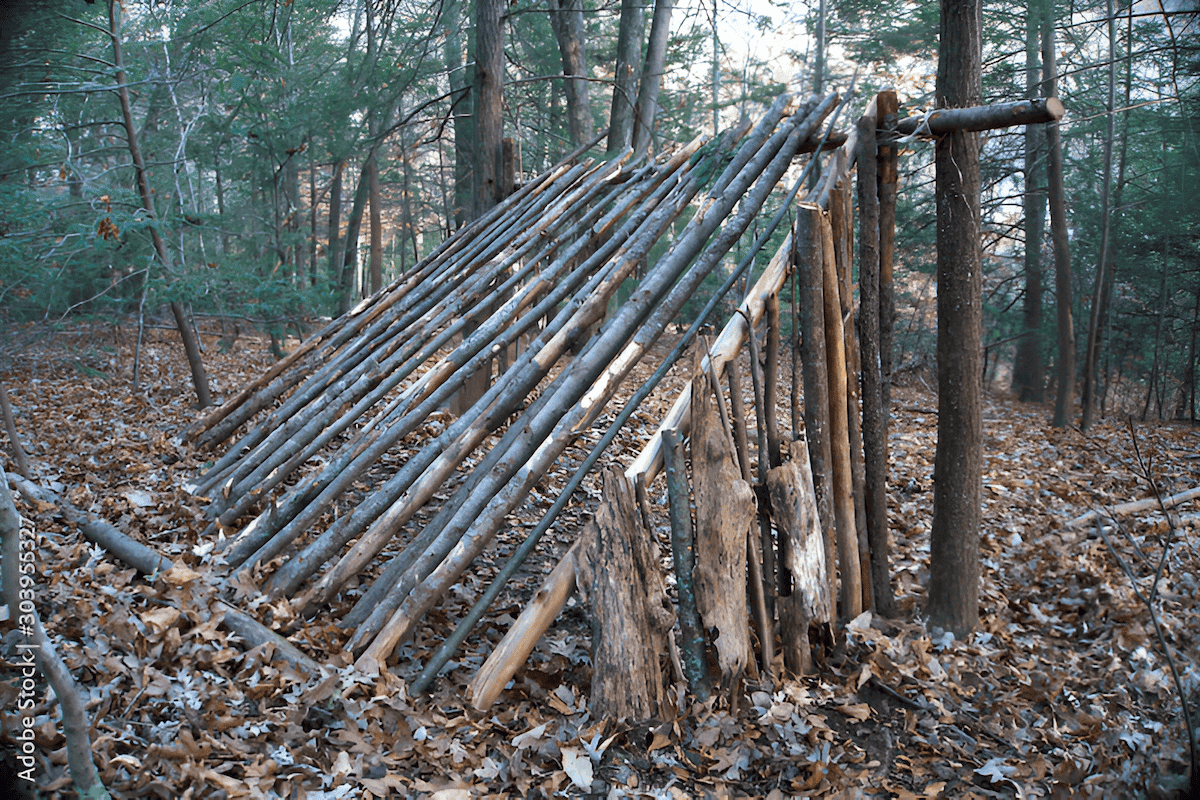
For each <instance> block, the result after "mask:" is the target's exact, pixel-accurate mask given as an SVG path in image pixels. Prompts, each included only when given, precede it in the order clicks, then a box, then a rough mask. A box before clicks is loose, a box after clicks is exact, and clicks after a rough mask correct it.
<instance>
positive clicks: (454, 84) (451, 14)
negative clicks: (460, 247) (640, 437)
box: [445, 0, 475, 229]
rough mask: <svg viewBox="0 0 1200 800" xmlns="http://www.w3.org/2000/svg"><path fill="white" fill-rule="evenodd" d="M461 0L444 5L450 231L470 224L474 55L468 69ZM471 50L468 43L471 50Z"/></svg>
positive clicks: (473, 46)
mask: <svg viewBox="0 0 1200 800" xmlns="http://www.w3.org/2000/svg"><path fill="white" fill-rule="evenodd" d="M463 2H464V0H450V2H449V3H448V4H447V6H446V46H445V56H446V72H447V74H448V75H449V80H450V91H451V92H453V93H454V95H453V103H452V105H451V120H452V121H453V123H454V182H453V184H454V214H453V215H454V224H453V226H451V227H452V228H454V229H457V228H461V227H462V226H463V225H465V224H467V223H468V222H470V221H471V209H472V207H473V203H472V199H471V191H472V190H471V186H472V184H473V182H474V170H473V168H472V163H471V162H472V154H471V143H472V141H474V138H475V133H474V132H475V112H474V110H473V109H474V106H475V96H474V93H473V91H474V90H473V89H472V86H473V85H474V83H475V81H474V80H473V79H472V78H471V77H470V71H471V70H474V60H475V58H474V52H472V53H471V54H470V61H471V62H472V66H471V67H464V66H463V40H462V37H463V28H464V25H465V24H466V22H465V19H464V17H463V12H462V3H463ZM474 48H475V43H474V39H472V40H471V50H472V51H473V50H474Z"/></svg>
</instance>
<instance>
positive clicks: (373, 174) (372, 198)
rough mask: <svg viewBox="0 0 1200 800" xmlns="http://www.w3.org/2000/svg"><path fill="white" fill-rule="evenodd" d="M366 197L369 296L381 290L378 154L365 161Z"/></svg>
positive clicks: (381, 206)
mask: <svg viewBox="0 0 1200 800" xmlns="http://www.w3.org/2000/svg"><path fill="white" fill-rule="evenodd" d="M367 169H368V172H367V195H368V199H369V202H370V204H371V258H370V261H369V262H368V264H369V266H368V269H367V272H368V275H369V276H370V286H371V288H370V294H375V293H376V292H378V291H380V290H381V289H382V288H383V199H382V197H381V196H380V192H379V154H378V152H375V153H372V154H371V157H370V158H369V159H367Z"/></svg>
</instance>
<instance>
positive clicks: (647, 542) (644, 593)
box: [585, 469, 674, 721]
mask: <svg viewBox="0 0 1200 800" xmlns="http://www.w3.org/2000/svg"><path fill="white" fill-rule="evenodd" d="M602 480H603V485H604V495H605V502H603V503H602V504H601V505H600V507H599V508H598V509H597V510H596V517H595V519H594V520H593V522H592V523H591V524H590V525H589V531H588V533H587V534H585V535H586V536H589V537H591V538H593V539H594V543H593V545H592V549H591V555H592V563H591V568H590V569H587V570H586V572H587V573H588V574H589V577H590V580H589V581H588V583H589V584H590V591H589V599H590V600H591V604H592V609H593V611H594V613H595V619H596V621H595V624H596V630H595V631H594V632H593V637H592V668H593V672H592V696H591V707H592V714H593V715H594V716H595V717H596V718H598V719H607V718H611V719H615V720H623V719H629V720H638V721H640V720H645V719H649V718H651V717H656V716H659V715H660V714H661V712H662V711H664V710H665V704H666V702H667V694H666V687H665V685H664V681H663V674H662V669H661V667H660V666H659V658H660V656H661V655H662V654H664V653H666V652H667V646H668V637H669V636H670V633H671V625H672V623H673V622H674V614H673V613H672V611H671V604H670V601H669V600H668V599H667V595H666V588H665V586H664V583H663V577H662V569H661V567H660V566H659V552H658V546H657V545H656V544H655V541H654V538H653V537H652V536H650V534H649V531H647V530H646V528H645V526H644V525H643V524H642V518H641V515H640V514H639V513H638V509H637V501H636V499H635V497H634V492H633V485H632V484H631V483H630V482H629V479H628V478H626V477H625V476H624V475H623V474H622V473H621V472H620V471H619V470H617V469H610V470H607V471H606V472H605V473H604V475H603V478H602Z"/></svg>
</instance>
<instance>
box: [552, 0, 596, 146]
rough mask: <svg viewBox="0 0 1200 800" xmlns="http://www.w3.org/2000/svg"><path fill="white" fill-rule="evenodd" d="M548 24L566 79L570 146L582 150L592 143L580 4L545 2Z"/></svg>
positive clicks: (577, 1) (563, 0)
mask: <svg viewBox="0 0 1200 800" xmlns="http://www.w3.org/2000/svg"><path fill="white" fill-rule="evenodd" d="M547 2H548V3H549V6H550V22H551V25H552V26H553V28H554V38H555V39H557V40H558V50H559V53H561V54H562V63H563V75H565V76H566V85H565V87H564V88H565V91H564V93H565V94H566V97H567V125H568V127H569V128H570V131H571V146H572V147H582V146H583V145H584V144H586V143H587V142H589V141H591V139H592V103H591V97H590V91H589V88H588V80H587V74H588V68H587V42H586V38H585V35H584V28H583V0H547Z"/></svg>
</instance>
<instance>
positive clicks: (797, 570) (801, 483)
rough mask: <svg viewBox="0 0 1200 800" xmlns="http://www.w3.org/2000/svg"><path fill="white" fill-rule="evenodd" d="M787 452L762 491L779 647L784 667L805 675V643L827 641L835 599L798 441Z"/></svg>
mask: <svg viewBox="0 0 1200 800" xmlns="http://www.w3.org/2000/svg"><path fill="white" fill-rule="evenodd" d="M791 453H792V460H791V461H788V462H787V463H785V464H783V465H782V466H779V467H776V468H775V469H773V470H771V471H770V472H769V473H768V474H767V488H768V491H769V492H770V497H771V516H772V517H773V518H774V520H775V525H776V526H777V527H778V528H779V584H780V589H779V599H778V601H777V606H778V608H779V630H780V636H779V646H780V649H781V650H782V651H783V663H784V666H785V667H787V669H788V670H790V671H791V672H793V673H795V674H796V675H807V674H809V673H810V672H811V669H812V656H811V650H810V640H811V639H812V638H817V639H818V641H820V640H823V639H824V640H829V637H828V636H826V635H825V633H826V632H827V631H829V630H831V625H832V623H833V609H834V604H835V601H834V597H833V594H832V593H831V592H830V591H829V584H828V583H827V581H826V580H825V575H826V566H825V544H824V538H823V536H822V533H821V520H820V518H819V517H818V515H817V500H816V493H815V492H814V490H813V482H812V471H811V470H810V469H809V466H808V447H807V445H806V444H805V441H804V439H803V437H802V438H800V439H797V440H796V441H794V442H792V449H791ZM813 627H816V628H817V632H816V633H817V636H815V637H813V636H811V635H810V629H811V628H813Z"/></svg>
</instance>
